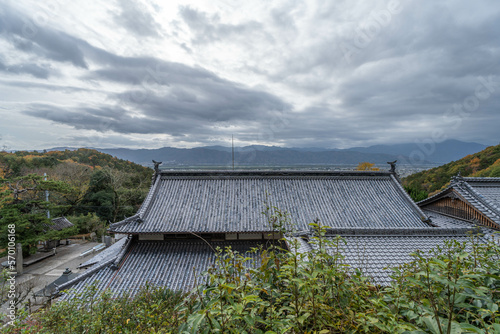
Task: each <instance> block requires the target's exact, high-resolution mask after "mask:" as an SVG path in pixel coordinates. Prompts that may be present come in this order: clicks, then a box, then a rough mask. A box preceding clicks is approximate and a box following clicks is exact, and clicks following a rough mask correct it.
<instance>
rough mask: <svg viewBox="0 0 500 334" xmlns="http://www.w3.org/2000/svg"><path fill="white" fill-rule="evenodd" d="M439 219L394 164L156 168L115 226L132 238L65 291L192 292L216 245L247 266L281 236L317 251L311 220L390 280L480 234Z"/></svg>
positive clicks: (352, 260)
mask: <svg viewBox="0 0 500 334" xmlns="http://www.w3.org/2000/svg"><path fill="white" fill-rule="evenodd" d="M278 212H281V213H286V214H287V219H285V220H284V221H282V224H281V225H279V226H278V225H277V224H276V222H275V223H273V219H272V218H273V214H276V213H278ZM433 216H434V217H429V214H428V211H424V210H422V209H421V208H420V207H419V206H418V205H417V204H415V203H414V202H413V201H412V199H411V198H410V197H409V196H408V194H407V193H406V192H405V190H404V189H403V187H402V186H401V184H400V182H399V179H398V177H397V174H396V171H395V170H394V168H392V169H391V170H390V171H164V170H163V171H162V170H160V169H159V168H158V165H156V168H155V174H154V176H153V181H152V185H151V188H150V191H149V193H148V195H147V197H146V199H145V201H144V203H143V204H142V206H141V208H140V209H139V211H138V212H137V214H135V215H134V216H132V217H129V218H127V219H125V220H123V221H121V222H118V223H116V224H112V225H111V226H110V228H109V232H110V233H115V234H125V235H127V237H126V238H124V239H123V240H122V241H120V242H118V243H116V244H115V245H113V246H111V247H110V248H109V249H107V250H106V251H105V252H104V253H101V254H99V255H98V257H96V258H94V259H92V260H89V261H87V262H88V263H85V264H82V265H83V266H84V267H89V269H87V271H85V272H83V273H82V274H80V275H79V276H78V277H77V278H74V279H72V280H70V281H68V282H66V283H65V284H63V285H61V286H59V287H58V291H59V292H62V291H63V290H65V289H68V288H73V289H74V290H73V291H74V292H73V293H75V292H80V291H82V290H83V289H84V288H85V286H87V285H88V284H96V285H97V286H98V289H99V290H104V289H110V291H111V292H112V293H113V294H114V295H116V296H118V295H123V294H124V293H128V294H131V295H133V294H134V293H136V292H137V291H138V290H139V289H140V288H141V287H143V286H145V285H146V284H148V285H150V286H165V287H168V288H171V289H182V290H189V289H191V288H193V287H194V285H196V284H199V283H201V282H202V281H203V279H204V278H203V275H202V273H203V272H204V271H205V270H207V269H208V268H209V267H210V266H211V265H213V264H214V261H215V256H216V255H215V249H216V248H217V247H219V248H221V249H224V248H226V247H231V248H232V249H233V250H237V251H239V252H240V253H246V254H248V256H249V257H250V258H251V261H250V262H252V263H253V264H249V265H255V263H256V262H258V261H259V258H260V251H259V249H260V250H262V249H265V248H266V247H268V246H269V245H270V244H271V243H276V242H279V241H278V240H282V238H283V236H284V235H283V234H285V236H286V238H285V240H286V242H287V244H286V245H285V247H288V248H289V249H291V250H292V248H294V247H295V245H300V251H301V252H307V251H310V250H312V247H314V245H313V244H311V243H310V240H311V237H312V236H314V231H313V230H312V229H311V228H310V225H309V224H310V223H312V222H314V221H319V222H321V224H323V225H325V226H328V227H329V229H328V234H327V236H326V237H327V238H334V237H335V236H337V235H340V236H342V237H343V238H344V239H345V240H346V245H345V246H344V247H343V249H342V250H341V251H342V253H343V254H344V256H345V261H346V263H348V264H350V265H351V266H353V267H356V268H359V269H361V270H363V272H365V273H366V274H367V275H368V276H371V277H372V278H373V280H374V283H376V284H382V285H384V284H388V282H389V281H390V279H389V277H388V271H387V269H385V268H386V267H387V266H397V265H399V264H402V263H404V262H407V261H409V260H410V255H409V254H410V253H412V252H414V251H415V250H417V249H421V250H428V249H431V248H433V247H435V246H437V245H442V244H443V243H444V242H445V241H446V240H450V239H459V240H466V239H467V238H468V237H469V235H470V234H471V233H479V232H480V231H479V230H478V229H477V227H476V226H475V225H474V224H473V223H471V222H470V221H467V220H461V219H456V218H453V217H449V216H447V215H444V214H441V213H434V212H433ZM252 249H258V250H257V251H251V250H252ZM295 250H297V249H295Z"/></svg>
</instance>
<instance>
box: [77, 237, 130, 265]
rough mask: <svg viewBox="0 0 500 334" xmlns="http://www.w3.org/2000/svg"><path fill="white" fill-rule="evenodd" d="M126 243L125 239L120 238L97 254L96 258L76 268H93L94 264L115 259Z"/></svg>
mask: <svg viewBox="0 0 500 334" xmlns="http://www.w3.org/2000/svg"><path fill="white" fill-rule="evenodd" d="M127 241H128V239H127V238H121V239H120V240H118V241H117V242H115V243H114V244H113V245H111V246H109V247H108V248H106V249H104V250H103V251H102V252H100V253H99V254H97V255H96V256H93V257H92V258H90V259H88V260H87V261H85V262H83V263H81V264H80V265H79V266H78V268H87V267H90V266H93V265H94V264H96V263H99V262H102V261H105V260H106V259H110V258H112V257H113V258H116V256H117V255H118V254H119V253H120V251H121V250H122V248H123V247H124V246H125V243H126V242H127Z"/></svg>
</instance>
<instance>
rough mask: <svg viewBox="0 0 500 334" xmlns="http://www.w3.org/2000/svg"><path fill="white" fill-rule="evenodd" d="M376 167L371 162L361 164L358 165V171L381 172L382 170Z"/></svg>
mask: <svg viewBox="0 0 500 334" xmlns="http://www.w3.org/2000/svg"><path fill="white" fill-rule="evenodd" d="M374 166H375V164H373V163H371V162H360V163H359V164H358V167H356V170H373V171H377V170H380V168H378V167H374Z"/></svg>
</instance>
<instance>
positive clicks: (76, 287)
mask: <svg viewBox="0 0 500 334" xmlns="http://www.w3.org/2000/svg"><path fill="white" fill-rule="evenodd" d="M207 243H208V244H210V246H209V245H208V244H207ZM260 245H264V244H263V243H262V242H256V241H220V242H213V241H203V240H185V241H176V240H174V241H138V242H137V241H135V242H132V243H131V245H130V246H129V247H128V249H126V251H125V253H124V256H123V258H122V259H121V261H120V263H119V264H118V269H114V267H113V266H112V263H113V261H112V259H109V261H107V262H106V261H105V262H104V266H103V265H102V264H96V265H95V267H92V268H90V269H88V270H89V271H90V273H91V274H90V275H85V273H83V274H82V277H83V278H82V279H80V280H78V279H77V280H74V281H73V282H71V283H72V284H71V285H70V286H68V285H66V286H64V287H63V288H62V289H60V290H59V291H61V290H63V289H64V290H65V289H68V288H72V290H71V291H70V292H69V293H68V294H65V295H64V296H63V298H71V297H72V296H74V294H75V293H80V292H82V291H83V290H84V289H85V287H86V286H88V285H89V284H96V285H97V289H98V291H104V290H105V289H109V290H110V291H111V292H112V293H113V295H114V296H115V297H116V296H121V295H124V294H130V295H135V294H136V293H137V292H138V291H139V290H140V289H141V288H142V287H144V286H145V285H146V284H148V285H150V286H163V287H167V288H169V289H173V290H184V291H187V290H189V289H191V288H193V287H194V285H195V282H197V283H198V284H200V283H202V282H203V279H204V277H203V275H202V273H203V272H204V271H206V270H207V269H208V268H209V267H210V266H211V265H213V264H214V263H215V258H216V256H215V252H214V249H215V248H216V247H220V248H221V249H225V247H231V248H232V249H233V250H236V251H238V252H240V253H247V256H248V257H251V258H252V260H253V261H258V260H259V259H260V252H257V253H250V252H249V251H250V250H251V249H252V248H254V247H259V246H260ZM249 265H253V264H249ZM96 268H97V270H96Z"/></svg>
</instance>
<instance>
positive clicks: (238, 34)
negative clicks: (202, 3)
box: [179, 6, 269, 44]
mask: <svg viewBox="0 0 500 334" xmlns="http://www.w3.org/2000/svg"><path fill="white" fill-rule="evenodd" d="M179 14H180V16H181V18H182V19H183V20H184V22H185V23H186V24H187V25H188V26H189V28H190V29H191V31H192V32H193V33H194V38H193V39H192V40H191V42H192V43H194V44H205V43H213V42H218V41H222V40H224V39H227V38H237V39H241V40H248V39H252V38H256V37H257V38H269V36H268V35H266V34H263V27H262V25H261V24H260V23H259V22H256V21H248V22H245V23H241V24H227V23H222V22H221V18H220V16H219V15H217V14H215V15H208V14H207V13H204V12H201V11H199V10H196V9H194V8H192V7H189V6H183V7H180V9H179Z"/></svg>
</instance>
